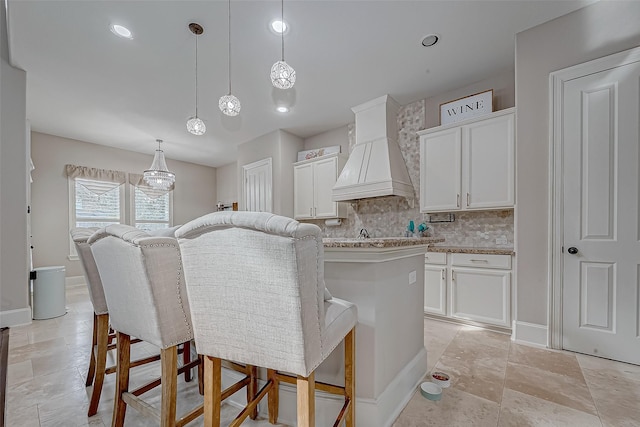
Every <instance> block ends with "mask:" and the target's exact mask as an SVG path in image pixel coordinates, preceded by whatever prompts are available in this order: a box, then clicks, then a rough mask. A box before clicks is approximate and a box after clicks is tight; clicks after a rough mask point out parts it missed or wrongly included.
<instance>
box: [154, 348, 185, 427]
mask: <svg viewBox="0 0 640 427" xmlns="http://www.w3.org/2000/svg"><path fill="white" fill-rule="evenodd" d="M185 350H186V346H185ZM160 364H161V366H162V374H161V387H162V401H161V404H160V406H161V410H160V426H161V427H175V425H176V398H177V395H178V347H177V346H173V347H169V348H166V349H162V350H161V351H160Z"/></svg>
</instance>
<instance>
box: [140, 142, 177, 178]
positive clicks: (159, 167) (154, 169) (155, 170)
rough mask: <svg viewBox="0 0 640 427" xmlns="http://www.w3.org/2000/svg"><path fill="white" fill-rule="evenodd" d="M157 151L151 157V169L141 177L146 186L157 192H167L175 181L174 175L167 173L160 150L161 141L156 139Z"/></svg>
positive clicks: (167, 169)
mask: <svg viewBox="0 0 640 427" xmlns="http://www.w3.org/2000/svg"><path fill="white" fill-rule="evenodd" d="M157 141H158V149H157V150H156V154H155V155H154V156H153V163H151V167H150V168H149V169H148V170H146V171H144V174H143V177H144V180H145V182H146V183H147V184H149V185H150V186H151V187H153V188H155V189H157V190H168V189H169V188H171V186H172V185H173V183H174V182H175V181H176V174H174V173H173V172H170V171H169V168H168V167H167V162H166V161H165V159H164V152H163V151H162V150H161V149H160V143H162V140H160V139H158V140H157Z"/></svg>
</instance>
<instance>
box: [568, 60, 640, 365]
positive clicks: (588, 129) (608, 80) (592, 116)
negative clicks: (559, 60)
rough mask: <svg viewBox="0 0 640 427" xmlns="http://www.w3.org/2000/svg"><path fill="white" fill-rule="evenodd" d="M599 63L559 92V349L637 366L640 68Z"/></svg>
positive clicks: (631, 64) (639, 342)
mask: <svg viewBox="0 0 640 427" xmlns="http://www.w3.org/2000/svg"><path fill="white" fill-rule="evenodd" d="M601 64H602V67H601V68H600V70H589V71H588V72H585V75H583V76H581V77H577V78H574V79H569V80H567V81H565V83H564V87H563V90H562V101H563V105H562V144H563V145H562V146H563V153H562V160H563V177H562V179H563V217H564V219H563V229H564V235H563V246H564V251H563V277H562V283H563V285H562V322H563V325H562V337H563V340H562V341H563V342H562V345H563V348H564V349H567V350H573V351H577V352H581V353H586V354H592V355H596V356H602V357H607V358H611V359H615V360H620V361H624V362H630V363H636V364H640V338H639V331H640V324H639V322H640V321H639V320H638V319H639V318H640V312H639V309H638V307H639V294H638V292H639V286H638V283H639V282H638V280H639V279H638V274H639V268H638V265H640V239H639V238H638V237H639V233H640V231H639V222H640V221H639V216H638V210H639V207H640V205H639V203H640V197H639V193H640V186H639V184H638V180H639V176H638V168H639V161H640V159H639V152H638V143H639V138H638V117H639V116H640V114H639V113H640V111H639V107H638V106H639V104H640V87H639V81H640V62H629V63H627V64H625V65H620V66H617V67H615V65H607V64H604V63H601ZM569 249H571V251H569Z"/></svg>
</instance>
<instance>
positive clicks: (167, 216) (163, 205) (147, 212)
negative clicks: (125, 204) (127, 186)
mask: <svg viewBox="0 0 640 427" xmlns="http://www.w3.org/2000/svg"><path fill="white" fill-rule="evenodd" d="M131 189H132V195H133V202H132V203H131V207H132V213H131V218H133V219H134V220H133V225H134V226H135V227H136V228H140V229H142V230H147V231H150V230H158V229H160V228H168V227H170V226H171V223H172V215H171V213H172V212H171V211H172V209H171V208H172V199H173V198H172V195H173V193H167V192H164V193H161V194H154V193H153V192H149V191H148V190H146V191H143V190H141V189H140V188H138V187H134V186H131Z"/></svg>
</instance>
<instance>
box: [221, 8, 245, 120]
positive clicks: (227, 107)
mask: <svg viewBox="0 0 640 427" xmlns="http://www.w3.org/2000/svg"><path fill="white" fill-rule="evenodd" d="M228 17H229V56H228V60H229V93H228V94H226V95H223V96H221V97H220V101H218V107H220V111H222V112H223V113H224V114H226V115H227V116H232V117H233V116H237V115H238V113H240V108H241V106H240V100H239V99H238V98H236V97H235V96H233V95H232V94H231V0H229V11H228Z"/></svg>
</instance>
